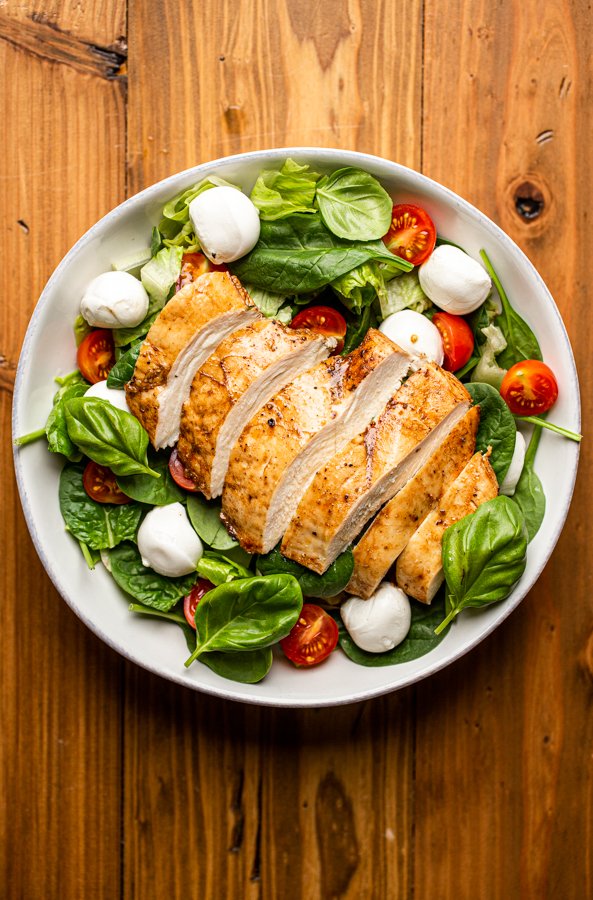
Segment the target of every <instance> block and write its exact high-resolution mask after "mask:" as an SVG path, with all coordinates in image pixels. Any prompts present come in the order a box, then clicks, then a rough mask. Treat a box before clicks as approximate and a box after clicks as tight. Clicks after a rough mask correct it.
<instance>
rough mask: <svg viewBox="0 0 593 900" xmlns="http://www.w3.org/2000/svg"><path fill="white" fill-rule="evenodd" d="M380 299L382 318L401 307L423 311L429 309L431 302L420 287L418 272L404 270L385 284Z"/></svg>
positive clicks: (399, 309)
mask: <svg viewBox="0 0 593 900" xmlns="http://www.w3.org/2000/svg"><path fill="white" fill-rule="evenodd" d="M379 299H380V301H381V315H382V317H383V318H384V319H386V318H387V316H390V315H391V314H392V313H396V312H401V310H402V309H413V310H414V312H419V313H423V312H426V310H427V309H430V307H431V306H432V303H431V302H430V300H429V299H428V297H427V296H426V294H425V293H424V291H423V290H422V288H421V287H420V281H419V280H418V273H417V271H416V270H414V271H413V272H405V273H404V274H403V275H400V276H399V278H394V279H393V280H392V281H390V282H389V284H387V285H386V286H385V291H384V293H383V294H382V295H379Z"/></svg>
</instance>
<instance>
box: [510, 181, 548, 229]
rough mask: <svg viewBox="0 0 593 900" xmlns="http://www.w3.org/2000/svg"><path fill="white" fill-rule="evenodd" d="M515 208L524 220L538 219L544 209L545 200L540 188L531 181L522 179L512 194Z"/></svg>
mask: <svg viewBox="0 0 593 900" xmlns="http://www.w3.org/2000/svg"><path fill="white" fill-rule="evenodd" d="M513 199H514V202H515V210H516V212H517V215H519V216H521V218H522V219H524V220H525V221H526V222H531V221H533V219H538V218H539V217H540V216H541V214H542V213H543V211H544V207H545V200H544V195H543V193H542V191H541V190H540V188H539V187H538V186H537V185H536V184H533V182H532V181H523V182H521V184H519V185H518V186H517V187H516V188H515V192H514V195H513Z"/></svg>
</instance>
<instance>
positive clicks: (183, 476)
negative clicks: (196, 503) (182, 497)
mask: <svg viewBox="0 0 593 900" xmlns="http://www.w3.org/2000/svg"><path fill="white" fill-rule="evenodd" d="M169 472H170V473H171V478H172V479H173V481H174V482H175V484H177V485H178V486H179V487H180V488H183V490H184V491H197V490H198V486H197V484H196V483H195V481H194V480H193V478H192V477H191V475H190V474H189V472H188V471H187V469H186V468H185V466H184V465H183V463H182V462H181V460H180V459H179V455H178V453H177V447H175V449H174V450H173V452H172V453H171V456H170V457H169Z"/></svg>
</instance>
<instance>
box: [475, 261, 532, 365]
mask: <svg viewBox="0 0 593 900" xmlns="http://www.w3.org/2000/svg"><path fill="white" fill-rule="evenodd" d="M480 256H481V257H482V261H483V262H484V265H485V266H486V270H487V272H488V274H489V275H490V277H491V279H492V281H493V283H494V286H495V288H496V290H497V291H498V296H499V297H500V302H501V303H502V312H501V314H500V315H499V316H498V318H497V319H496V324H497V325H498V326H499V328H500V330H501V331H502V333H503V335H504V337H505V339H506V342H507V346H506V348H505V349H504V350H503V351H502V353H500V354H499V356H498V365H499V366H500V367H501V368H503V369H510V367H511V366H512V365H514V364H515V363H517V362H521V360H523V359H542V358H543V357H542V351H541V349H540V346H539V343H538V341H537V338H536V336H535V335H534V333H533V331H532V330H531V328H530V327H529V325H528V324H527V322H526V321H525V320H524V319H522V318H521V316H520V315H519V313H518V312H515V310H514V309H513V307H512V306H511V303H510V301H509V298H508V297H507V295H506V292H505V290H504V288H503V286H502V284H501V283H500V279H499V277H498V275H497V274H496V272H495V271H494V267H493V266H492V263H491V262H490V259H489V258H488V254H487V253H486V251H485V250H480Z"/></svg>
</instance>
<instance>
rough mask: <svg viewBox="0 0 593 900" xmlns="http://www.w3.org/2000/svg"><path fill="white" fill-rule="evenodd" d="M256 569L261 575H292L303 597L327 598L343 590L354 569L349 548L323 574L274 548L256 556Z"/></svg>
mask: <svg viewBox="0 0 593 900" xmlns="http://www.w3.org/2000/svg"><path fill="white" fill-rule="evenodd" d="M256 569H257V571H258V572H260V573H261V574H262V575H272V574H282V573H286V574H288V575H293V576H294V577H295V578H296V580H297V581H298V583H299V585H300V587H301V590H302V592H303V597H317V598H319V599H327V598H329V597H335V596H336V594H339V593H340V591H343V590H344V588H345V587H346V585H347V584H348V582H349V581H350V576H351V575H352V572H353V571H354V556H353V555H352V551H351V550H345V551H344V553H341V554H340V555H339V556H338V558H337V559H336V560H334V562H333V563H332V564H331V566H330V567H329V569H327V570H326V571H325V572H324V573H323V575H317V574H316V573H315V572H312V571H311V570H310V569H307V568H306V567H305V566H301V565H299V563H296V562H293V561H292V560H291V559H287V558H286V557H285V556H283V555H282V554H281V553H280V551H279V550H278V548H275V549H274V550H271V551H270V553H266V554H265V556H258V557H257V562H256Z"/></svg>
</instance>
